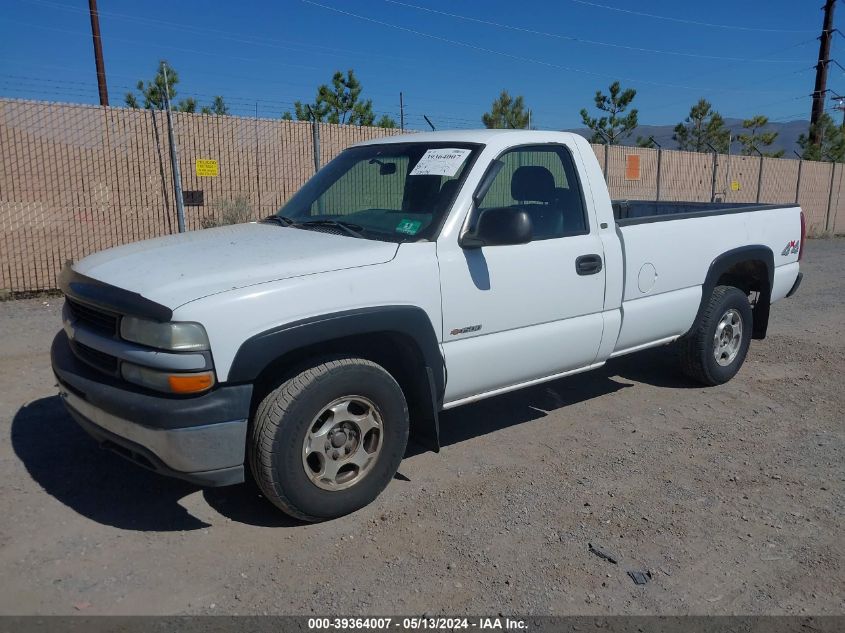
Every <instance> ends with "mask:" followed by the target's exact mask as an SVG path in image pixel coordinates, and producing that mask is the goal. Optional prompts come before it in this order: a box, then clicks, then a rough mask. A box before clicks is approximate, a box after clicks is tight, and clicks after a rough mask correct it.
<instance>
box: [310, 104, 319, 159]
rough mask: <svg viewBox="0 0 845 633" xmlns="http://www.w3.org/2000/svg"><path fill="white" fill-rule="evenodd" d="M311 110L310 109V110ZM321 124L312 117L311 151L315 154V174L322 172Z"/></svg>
mask: <svg viewBox="0 0 845 633" xmlns="http://www.w3.org/2000/svg"><path fill="white" fill-rule="evenodd" d="M310 109H311V108H309V110H310ZM319 126H320V124H319V123H317V119H316V118H315V117H314V115H313V113H312V115H311V149H312V151H313V152H314V173H315V174H316V173H317V172H318V171H320V127H319Z"/></svg>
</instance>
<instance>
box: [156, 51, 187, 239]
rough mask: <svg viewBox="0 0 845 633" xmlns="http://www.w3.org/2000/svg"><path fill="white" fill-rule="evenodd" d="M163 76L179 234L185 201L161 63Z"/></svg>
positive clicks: (164, 65)
mask: <svg viewBox="0 0 845 633" xmlns="http://www.w3.org/2000/svg"><path fill="white" fill-rule="evenodd" d="M161 71H162V74H163V75H164V105H165V107H166V108H167V139H168V141H170V165H171V167H172V169H173V191H174V193H175V194H176V220H177V222H178V223H179V232H180V233H184V232H185V200H184V199H183V198H182V176H181V174H180V173H179V150H178V149H177V148H176V136H175V135H174V134H173V119H172V118H171V117H172V113H171V112H170V86H168V85H167V64H166V63H164V62H161Z"/></svg>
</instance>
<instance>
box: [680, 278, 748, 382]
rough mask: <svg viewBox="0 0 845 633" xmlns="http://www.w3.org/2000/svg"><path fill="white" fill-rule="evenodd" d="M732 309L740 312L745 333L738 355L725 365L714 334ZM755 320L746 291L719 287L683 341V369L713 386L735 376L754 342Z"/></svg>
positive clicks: (687, 373) (697, 379) (695, 378)
mask: <svg viewBox="0 0 845 633" xmlns="http://www.w3.org/2000/svg"><path fill="white" fill-rule="evenodd" d="M730 310H735V311H736V312H738V313H739V316H740V318H741V325H742V334H741V339H740V342H739V349H738V350H737V353H736V356H735V357H734V358H733V359H732V360H731V361H730V362H729V363H727V364H725V365H722V364H720V363H719V362H717V360H716V355H715V344H714V337H715V335H716V328H717V327H718V326H719V322H720V321H721V320H722V318H723V316H725V315H727V314H728V312H729V311H730ZM752 319H753V316H752V313H751V305H750V304H749V302H748V297H747V296H746V295H745V293H744V292H742V290H739V289H738V288H734V287H733V286H716V287H715V288H714V289H713V294H711V295H710V299H709V301H708V302H707V304H706V305H705V306H704V312H703V313H702V315H701V319H700V320H699V321H698V323H697V325H696V326H694V329H693V330H692V331H690V332H689V333H687V334H686V335H685V336H684V337H683V338H682V339H681V340H680V341H679V348H680V358H681V369H682V370H683V372H684V373H685V374H686V375H687V376H689V377H690V378H692V379H693V380H695V381H697V382H700V383H703V384H705V385H711V386H712V385H721V384H722V383H725V382H727V381H729V380H730V379H731V378H733V377H734V376H735V375H736V373H737V372H738V371H739V368H740V367H742V363H743V361H745V356H746V354H747V353H748V346H749V345H750V344H751V330H752V327H753V325H754V324H753V321H752ZM725 362H727V358H726V359H725Z"/></svg>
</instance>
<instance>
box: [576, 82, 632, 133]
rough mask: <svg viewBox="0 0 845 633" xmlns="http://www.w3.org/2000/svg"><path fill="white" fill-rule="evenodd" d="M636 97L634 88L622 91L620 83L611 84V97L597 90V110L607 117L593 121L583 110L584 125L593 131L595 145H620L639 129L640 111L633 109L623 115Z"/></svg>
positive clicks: (584, 109) (585, 110)
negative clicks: (605, 113) (604, 113)
mask: <svg viewBox="0 0 845 633" xmlns="http://www.w3.org/2000/svg"><path fill="white" fill-rule="evenodd" d="M636 96H637V91H636V90H634V89H633V88H628V89H626V90H622V87H621V86H620V85H619V82H618V81H614V82H613V83H612V84H610V94H609V95H605V94H602V92H601V90H596V96H595V102H596V108H598V109H599V110H601V111H602V112H607V115H606V116H600V117H598V118H595V119H593V118H591V117H590V114H589V112H587V109H586V108H583V109H582V110H581V120H582V121H583V122H584V125H586V126H587V127H588V128H590V129H591V130H592V131H593V137H592V139H591V141H592V142H593V143H608V144H610V145H618V144H619V142H620V141H622V140H624V139H626V138H628V137H629V136H630V135H631V133H632V132H633V131H634V129H635V128H636V127H637V115H638V113H639V111H638V110H637V109H636V108H633V109H632V110H631V111H630V112H629V113H628V114H626V115H624V116H622V115H623V113H624V112H625V110H627V109H628V106H630V105H631V102H632V101H633V100H634V97H636ZM602 134H603V135H604V137H603V136H602Z"/></svg>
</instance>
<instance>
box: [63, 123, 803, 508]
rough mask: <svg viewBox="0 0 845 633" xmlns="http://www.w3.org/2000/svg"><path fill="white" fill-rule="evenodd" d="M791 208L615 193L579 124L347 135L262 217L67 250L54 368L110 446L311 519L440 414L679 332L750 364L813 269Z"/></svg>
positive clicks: (365, 494)
mask: <svg viewBox="0 0 845 633" xmlns="http://www.w3.org/2000/svg"><path fill="white" fill-rule="evenodd" d="M803 245H804V218H803V214H802V212H801V210H800V209H799V208H798V207H796V206H793V205H788V206H761V205H729V204H701V203H672V202H659V203H655V202H633V201H632V202H612V201H611V199H610V196H609V194H608V189H607V186H606V185H605V181H604V177H603V176H602V172H601V168H600V167H599V163H598V161H597V160H596V157H595V155H594V154H593V151H592V149H591V148H590V145H589V144H588V143H587V142H586V141H585V140H584V139H583V138H581V137H579V136H576V135H573V134H568V133H555V132H539V131H514V130H510V131H507V130H483V131H467V132H442V133H441V132H438V133H431V134H413V135H404V136H394V137H391V138H385V139H379V140H376V141H370V142H367V143H363V144H360V145H356V146H354V147H351V148H349V149H347V150H345V151H344V152H342V153H341V154H340V155H339V156H338V157H337V158H335V159H334V160H333V161H331V162H330V163H329V164H327V165H326V166H325V167H324V168H323V169H321V170H320V171H319V172H318V173H317V174H316V175H315V176H314V177H313V178H312V179H311V180H310V181H308V183H307V184H306V185H305V186H304V187H303V188H302V189H301V190H300V191H299V192H298V193H297V194H296V195H295V196H293V198H291V200H290V201H289V202H288V203H287V204H286V205H285V206H284V207H283V208H282V209H280V210H279V212H278V214H276V215H274V216H270V217H269V218H267V219H265V220H264V221H262V222H258V223H250V224H241V225H237V226H227V227H220V228H214V229H208V230H204V231H196V232H191V233H185V234H181V235H172V236H168V237H163V238H159V239H154V240H149V241H145V242H139V243H135V244H129V245H126V246H120V247H117V248H112V249H109V250H106V251H103V252H100V253H96V254H94V255H91V256H89V257H86V258H85V259H83V260H81V261H79V262H77V263H76V264H74V265H72V266H68V267H66V268H65V270H64V271H63V273H62V276H61V279H60V286H61V288H62V290H63V291H64V294H65V295H66V302H65V309H64V316H63V320H64V328H63V330H62V331H60V332H59V334H58V335H57V336H56V338H55V341H54V342H53V346H52V364H53V369H54V372H55V374H56V376H57V378H58V383H59V388H60V391H61V395H62V398H63V399H64V401H65V404H66V405H67V409H68V410H69V412H70V413H71V414H72V416H73V417H74V418H75V419H76V420H77V421H78V422H79V424H81V425H82V426H83V427H84V428H85V429H86V430H87V431H88V432H89V433H90V434H91V435H93V436H94V437H95V438H96V439H98V440H99V441H100V442H101V443H102V444H103V445H104V446H106V447H109V448H111V449H114V450H116V451H118V452H120V453H121V454H123V455H125V456H127V457H129V458H131V459H132V460H134V461H136V462H138V463H140V464H142V465H144V466H146V467H148V468H152V469H154V470H156V471H158V472H161V473H164V474H167V475H171V476H176V477H181V478H183V479H187V480H189V481H193V482H196V483H199V484H202V485H228V484H235V483H240V482H242V481H244V480H245V478H246V476H247V470H248V471H249V473H250V474H251V477H252V478H253V479H254V480H255V482H256V483H257V485H258V486H259V488H260V489H261V491H262V492H263V494H264V495H265V496H266V497H267V499H269V500H270V501H271V502H272V503H274V504H275V505H276V506H278V507H279V508H281V509H282V510H283V511H285V512H287V513H289V514H291V515H293V516H295V517H298V518H300V519H303V520H309V521H316V520H322V519H327V518H332V517H337V516H340V515H343V514H346V513H349V512H352V511H354V510H356V509H358V508H360V507H362V506H364V505H366V504H367V503H369V502H371V501H372V500H373V499H374V498H375V497H376V496H377V495H378V494H379V493H380V492H381V491H382V490H383V489H384V487H385V486H386V485H387V484H388V482H389V481H390V479H391V478H392V477H393V475H394V473H395V472H396V470H397V468H398V466H399V463H400V461H401V460H402V457H403V455H404V453H405V449H406V444H407V441H408V438H409V434H410V435H411V436H412V437H415V438H416V439H418V441H419V442H420V443H423V444H424V445H425V446H428V447H431V448H433V449H434V450H438V448H439V443H438V433H439V426H438V412H439V411H441V410H444V409H451V408H453V407H457V406H460V405H462V404H465V403H468V402H473V401H475V400H479V399H481V398H487V397H490V396H495V395H497V394H501V393H504V392H506V391H511V390H514V389H519V388H520V387H524V386H526V385H533V384H536V383H539V382H542V381H547V380H554V379H558V378H561V377H563V376H567V375H569V374H574V373H577V372H582V371H586V370H588V369H593V368H595V367H599V366H601V365H602V364H604V363H605V362H606V361H607V360H608V359H609V358H613V357H615V356H620V355H622V354H628V353H631V352H636V351H638V350H642V349H645V348H648V347H654V346H658V345H666V344H669V343H672V342H676V345H677V346H678V347H679V348H680V354H679V357H680V361H681V368H682V369H683V370H684V371H685V372H686V373H687V374H688V375H689V376H690V377H692V378H694V379H695V380H698V381H700V382H701V383H704V384H706V385H717V384H720V383H723V382H725V381H727V380H729V379H730V378H731V377H733V376H734V374H736V372H737V371H738V370H739V368H740V366H741V365H742V362H743V360H744V359H745V356H746V354H747V352H748V347H749V343H750V340H751V339H752V338H763V337H764V336H765V334H766V327H767V324H768V319H769V306H770V304H771V303H772V302H774V301H777V300H779V299H782V298H784V297H788V296H790V295H791V294H792V293H794V292H795V291H796V289H797V287H798V285H799V283H800V281H801V273H799V261H800V259H801V251H802V248H803Z"/></svg>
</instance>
